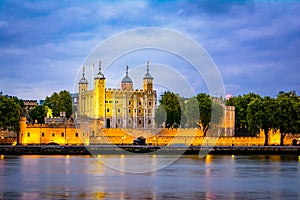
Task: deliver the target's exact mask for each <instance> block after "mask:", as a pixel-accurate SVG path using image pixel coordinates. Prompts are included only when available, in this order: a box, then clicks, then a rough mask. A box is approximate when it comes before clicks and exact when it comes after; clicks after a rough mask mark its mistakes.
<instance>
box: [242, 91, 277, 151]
mask: <svg viewBox="0 0 300 200" xmlns="http://www.w3.org/2000/svg"><path fill="white" fill-rule="evenodd" d="M276 109H277V102H276V99H274V98H271V97H268V96H267V97H264V98H261V97H258V98H256V99H254V100H253V101H251V102H250V103H249V105H248V108H247V123H248V130H249V131H250V132H251V133H252V135H256V134H257V133H259V131H260V130H261V129H262V130H263V131H264V134H265V144H264V145H265V146H267V145H268V143H269V141H268V138H269V130H270V129H273V130H276V121H277V116H278V115H277V113H276Z"/></svg>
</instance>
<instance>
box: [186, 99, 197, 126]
mask: <svg viewBox="0 0 300 200" xmlns="http://www.w3.org/2000/svg"><path fill="white" fill-rule="evenodd" d="M184 115H185V117H186V123H187V125H188V127H198V126H199V125H198V123H199V121H200V112H199V102H198V100H197V97H191V98H189V99H188V100H187V102H186V103H185V107H184Z"/></svg>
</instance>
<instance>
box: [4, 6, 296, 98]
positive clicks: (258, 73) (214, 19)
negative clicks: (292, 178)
mask: <svg viewBox="0 0 300 200" xmlns="http://www.w3.org/2000/svg"><path fill="white" fill-rule="evenodd" d="M299 9H300V3H298V2H289V3H274V2H264V3H259V2H257V1H251V2H249V1H243V2H241V1H226V3H224V2H219V1H218V3H216V2H215V1H193V2H191V1H173V2H168V1H167V2H159V1H122V2H118V1H112V2H110V1H101V2H96V1H93V2H89V3H86V2H83V1H67V2H62V1H33V2H32V1H25V2H18V1H3V2H2V3H1V13H0V44H1V45H0V65H1V68H0V82H1V87H2V88H1V90H3V91H12V92H13V94H12V95H17V96H18V95H20V96H22V98H31V96H32V93H30V92H24V91H29V90H27V89H28V88H32V90H35V87H36V88H39V89H36V93H37V94H34V95H35V96H36V98H40V99H43V98H44V95H45V93H43V92H41V90H42V89H41V88H42V87H45V88H44V90H45V91H51V90H57V89H59V88H60V87H61V89H65V88H72V86H73V82H74V79H75V77H76V74H77V73H78V71H79V70H80V66H81V65H82V62H83V61H84V59H85V57H86V56H87V55H88V54H89V52H90V51H91V50H92V49H93V48H95V47H96V45H97V44H99V43H101V42H103V41H104V40H105V39H107V38H109V37H110V36H112V35H114V34H117V33H119V32H121V31H125V30H128V29H132V28H138V27H148V26H151V27H153V26H154V27H155V26H158V27H167V28H172V29H175V30H177V31H180V32H183V33H184V34H186V35H187V36H189V37H191V38H193V39H194V40H195V41H197V42H198V43H200V44H201V45H202V46H203V47H204V48H205V49H206V50H207V52H208V53H209V54H210V56H211V57H212V58H213V60H214V61H215V63H216V64H217V66H218V67H219V69H220V71H221V74H222V76H223V79H224V82H225V85H226V86H228V87H231V86H232V87H231V89H230V88H229V90H232V91H234V92H233V93H235V94H243V93H247V92H249V91H257V92H259V93H261V94H274V93H275V94H276V93H277V90H278V89H279V88H281V86H284V89H287V90H293V89H296V90H299V88H300V86H299V81H297V80H298V77H299V74H300V70H299V69H298V66H299V64H300V63H299V62H300V61H299V56H300V55H299V52H300V45H299V44H300V28H299V27H300V22H299V20H296V19H298V18H299V17H300V16H299V15H300V14H299ZM136 40H147V37H146V36H145V35H144V36H143V35H141V36H137V37H136ZM128 42H129V41H128ZM129 43H130V42H129ZM119 45H127V44H126V43H122V44H119ZM171 45H174V46H176V45H181V46H182V48H183V49H184V48H186V47H185V46H184V45H185V44H181V43H180V42H178V41H174V42H173V44H171ZM108 50H111V51H112V50H113V48H110V49H108ZM112 53H113V52H112ZM193 53H194V52H190V54H191V55H193ZM143 56H145V57H147V55H143ZM149 57H150V56H149ZM152 58H153V60H154V61H155V62H156V63H159V62H161V63H162V64H167V65H173V66H175V68H176V69H178V71H179V72H180V73H182V74H184V75H185V76H186V74H192V73H191V71H189V68H188V67H186V66H187V65H184V62H182V61H180V59H178V60H176V61H175V59H174V60H173V61H172V60H167V59H166V58H164V57H163V56H161V57H160V58H159V57H158V56H153V57H152ZM94 59H95V60H96V59H98V58H94ZM146 59H148V58H144V61H141V60H142V59H141V60H139V61H138V60H137V61H134V60H127V61H126V62H127V63H126V64H129V65H130V64H132V65H135V63H137V64H138V63H142V62H145V60H146ZM89 62H90V61H89ZM124 62H125V60H124ZM124 64H125V63H119V68H117V70H119V71H120V72H119V73H118V74H120V75H119V76H123V69H122V66H123V65H124ZM183 66H185V67H183ZM180 67H181V68H180ZM121 72H122V73H121ZM189 72H190V73H189ZM282 74H284V75H286V77H288V78H286V79H283V78H282ZM20 77H21V78H20ZM113 78H118V77H113ZM245 79H246V80H245ZM4 80H5V81H4ZM43 80H48V82H43ZM190 80H192V81H193V83H194V84H195V85H196V84H197V82H196V80H195V78H194V77H193V76H191V77H190ZM7 81H10V82H14V83H16V84H14V85H12V84H7V83H6V82H7ZM245 82H247V84H245ZM198 84H202V83H200V82H199V83H198ZM15 87H16V88H19V90H16V89H14V88H15ZM232 88H233V89H232ZM199 90H200V91H201V90H204V88H199ZM22 91H23V92H22ZM38 94H40V95H38ZM27 95H28V96H27Z"/></svg>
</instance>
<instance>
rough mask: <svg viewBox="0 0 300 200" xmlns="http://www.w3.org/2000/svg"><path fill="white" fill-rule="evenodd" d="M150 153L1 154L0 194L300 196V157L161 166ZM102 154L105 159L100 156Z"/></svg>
mask: <svg viewBox="0 0 300 200" xmlns="http://www.w3.org/2000/svg"><path fill="white" fill-rule="evenodd" d="M158 159H160V160H166V163H168V160H172V158H171V159H170V155H165V156H163V157H160V158H158V157H156V156H153V155H152V156H148V155H137V156H135V155H128V156H124V155H123V156H118V155H106V156H98V157H97V159H96V158H94V157H92V156H68V155H67V156H62V155H61V156H41V155H23V156H8V155H0V199H174V198H177V199H300V190H299V184H300V157H298V156H293V155H287V156H280V155H259V156H258V155H257V156H253V155H252V156H245V155H243V156H237V155H235V156H231V155H224V156H222V155H208V156H206V157H204V158H199V156H196V155H192V156H190V155H184V156H182V157H181V158H179V159H177V160H176V161H175V162H173V163H171V164H170V163H168V164H166V165H165V166H164V167H162V168H161V169H159V170H153V171H151V172H144V173H128V172H124V170H123V171H122V170H120V169H118V168H113V167H112V166H110V165H109V164H107V163H109V161H114V162H116V163H118V166H124V165H126V166H143V164H145V163H146V164H149V165H155V163H157V161H158ZM99 160H100V161H99Z"/></svg>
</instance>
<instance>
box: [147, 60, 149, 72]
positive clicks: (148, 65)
mask: <svg viewBox="0 0 300 200" xmlns="http://www.w3.org/2000/svg"><path fill="white" fill-rule="evenodd" d="M147 73H149V61H147Z"/></svg>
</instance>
